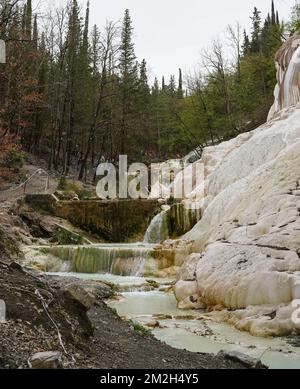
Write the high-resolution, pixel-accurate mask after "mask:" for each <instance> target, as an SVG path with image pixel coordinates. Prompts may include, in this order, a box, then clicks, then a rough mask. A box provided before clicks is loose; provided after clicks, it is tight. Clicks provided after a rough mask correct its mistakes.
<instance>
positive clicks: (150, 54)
mask: <svg viewBox="0 0 300 389" xmlns="http://www.w3.org/2000/svg"><path fill="white" fill-rule="evenodd" d="M79 2H80V3H81V4H82V5H85V3H86V2H85V1H84V0H79ZM294 4H295V0H275V5H276V7H277V9H278V10H279V13H280V16H281V18H284V19H285V20H286V19H287V18H288V16H289V14H290V10H291V7H292V6H293V5H294ZM254 6H257V7H258V8H259V9H260V10H261V11H262V15H263V16H265V15H267V13H268V12H269V10H270V8H271V0H91V24H97V25H98V26H99V27H102V26H103V25H105V22H106V20H118V19H122V17H123V13H124V10H125V9H126V8H129V9H130V12H131V16H132V20H133V26H134V40H135V44H136V54H137V56H138V58H139V59H140V60H141V59H142V58H145V59H146V60H147V63H148V68H149V72H150V76H151V79H153V77H154V76H158V77H159V78H160V77H161V76H162V75H165V76H166V77H167V78H168V77H169V76H170V74H172V73H176V74H177V71H178V70H177V69H178V68H179V67H181V68H182V69H183V70H184V71H189V70H191V71H192V70H193V69H194V68H195V66H196V65H197V63H199V62H200V52H201V49H203V48H205V47H207V46H209V43H210V42H211V41H212V40H213V39H214V38H217V37H218V36H219V37H221V38H222V37H223V36H224V32H225V30H226V27H227V25H228V24H234V23H235V22H236V21H239V22H240V23H241V25H242V26H243V27H244V26H245V27H246V28H247V29H248V30H249V29H250V23H251V21H250V16H251V13H252V11H253V8H254Z"/></svg>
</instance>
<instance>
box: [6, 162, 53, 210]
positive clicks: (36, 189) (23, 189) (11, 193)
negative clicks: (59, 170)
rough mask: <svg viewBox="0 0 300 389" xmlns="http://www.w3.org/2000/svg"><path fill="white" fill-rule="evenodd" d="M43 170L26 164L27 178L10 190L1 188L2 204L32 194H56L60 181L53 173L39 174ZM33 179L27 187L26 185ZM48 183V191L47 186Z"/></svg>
mask: <svg viewBox="0 0 300 389" xmlns="http://www.w3.org/2000/svg"><path fill="white" fill-rule="evenodd" d="M40 169H41V168H40V167H39V166H37V165H34V164H26V165H24V167H23V170H24V173H25V176H26V178H25V179H24V180H22V183H20V184H14V185H12V186H11V187H10V188H9V189H6V190H1V188H0V203H1V202H5V201H15V200H18V199H19V198H21V197H22V196H24V194H28V193H29V194H30V193H45V192H46V193H53V192H55V190H56V188H57V185H58V179H57V178H56V177H55V176H54V175H53V174H51V173H47V172H46V171H45V170H43V171H40V173H37V172H38V171H39V170H40ZM30 177H32V178H31V179H30V180H29V181H28V183H27V184H26V186H25V185H24V183H25V182H26V180H28V179H29V178H30ZM47 182H48V189H47V191H46V190H45V189H46V185H47Z"/></svg>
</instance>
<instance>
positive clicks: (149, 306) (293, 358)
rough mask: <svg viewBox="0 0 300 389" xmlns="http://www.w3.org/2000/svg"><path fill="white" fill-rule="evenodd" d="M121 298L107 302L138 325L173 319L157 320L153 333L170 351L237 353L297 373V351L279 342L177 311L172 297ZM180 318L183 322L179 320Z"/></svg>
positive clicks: (299, 353) (138, 294) (153, 294)
mask: <svg viewBox="0 0 300 389" xmlns="http://www.w3.org/2000/svg"><path fill="white" fill-rule="evenodd" d="M122 296H123V297H124V299H122V300H120V301H109V302H108V305H109V306H111V307H112V308H115V309H116V310H117V311H118V313H119V315H120V316H126V317H130V318H132V319H133V320H136V321H138V322H140V323H142V324H143V323H145V322H147V320H148V321H149V320H150V319H151V318H152V317H153V316H155V315H170V316H172V317H173V319H169V320H161V321H160V328H156V329H154V330H153V334H154V335H155V337H156V338H157V339H159V340H161V341H162V342H165V343H167V344H169V345H170V346H172V347H175V348H179V349H186V350H189V351H191V352H202V353H213V354H217V353H218V352H220V351H221V350H226V351H239V352H241V353H244V354H247V355H249V356H251V357H254V358H257V359H261V360H262V362H263V363H264V364H266V365H267V366H269V367H270V368H271V369H276V368H280V369H300V348H296V347H293V346H291V345H289V344H288V343H287V341H286V340H285V339H283V338H260V337H255V336H251V335H250V334H248V333H247V332H241V331H238V330H236V329H235V328H234V327H232V326H230V325H228V324H222V323H215V322H212V321H211V320H208V319H204V318H205V313H204V312H201V311H194V310H190V311H182V310H179V309H177V304H176V300H175V297H174V296H173V295H172V294H166V293H161V292H132V293H123V294H122ZM186 316H190V318H189V320H185V319H184V318H185V317H186ZM192 316H194V319H192ZM180 317H182V318H183V319H182V320H180ZM203 317H204V318H203Z"/></svg>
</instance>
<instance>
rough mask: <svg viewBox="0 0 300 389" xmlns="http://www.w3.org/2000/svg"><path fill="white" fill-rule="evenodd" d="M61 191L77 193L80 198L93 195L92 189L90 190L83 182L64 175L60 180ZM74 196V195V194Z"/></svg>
mask: <svg viewBox="0 0 300 389" xmlns="http://www.w3.org/2000/svg"><path fill="white" fill-rule="evenodd" d="M57 189H58V190H59V191H63V192H65V193H66V194H68V193H69V194H70V195H72V194H74V195H77V196H78V198H79V199H80V200H83V199H85V198H88V197H93V193H92V191H91V190H88V189H86V188H85V187H84V185H83V184H82V182H80V181H74V180H70V179H68V178H66V177H65V176H62V177H61V178H60V180H59V184H58V188H57ZM72 198H74V196H72Z"/></svg>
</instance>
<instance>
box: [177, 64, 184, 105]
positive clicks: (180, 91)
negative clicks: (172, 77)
mask: <svg viewBox="0 0 300 389" xmlns="http://www.w3.org/2000/svg"><path fill="white" fill-rule="evenodd" d="M183 97H184V93H183V80H182V70H181V69H179V80H178V90H177V98H178V99H183Z"/></svg>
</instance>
